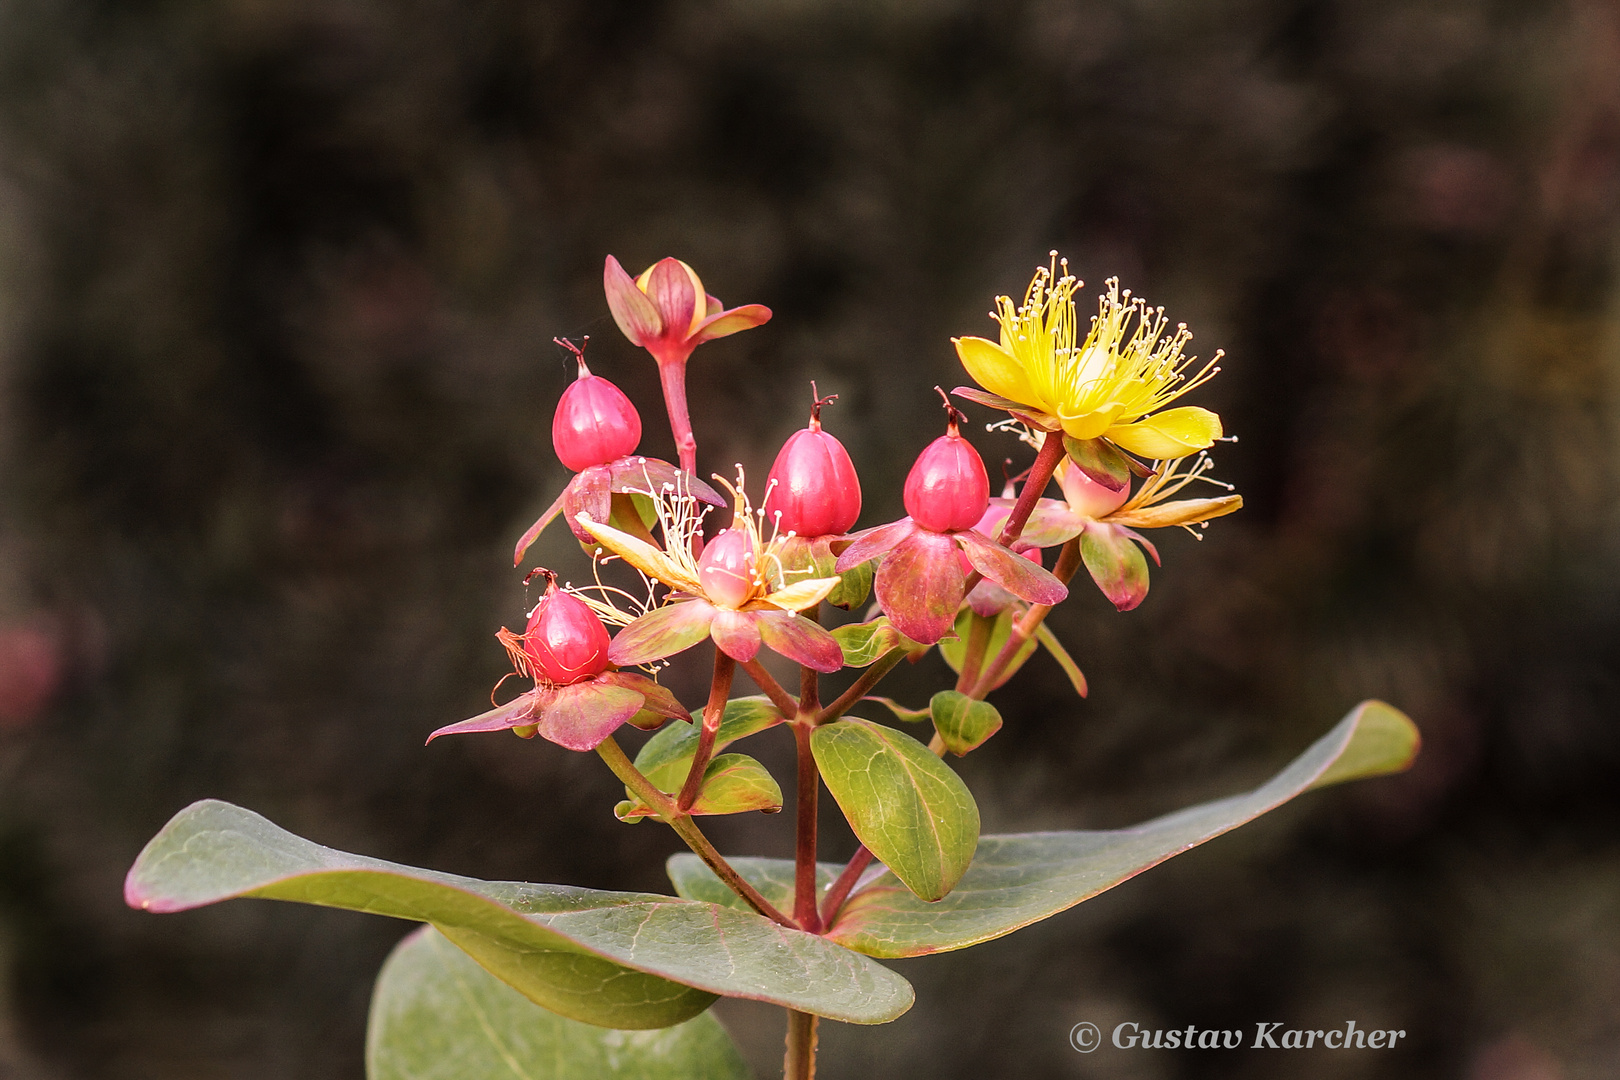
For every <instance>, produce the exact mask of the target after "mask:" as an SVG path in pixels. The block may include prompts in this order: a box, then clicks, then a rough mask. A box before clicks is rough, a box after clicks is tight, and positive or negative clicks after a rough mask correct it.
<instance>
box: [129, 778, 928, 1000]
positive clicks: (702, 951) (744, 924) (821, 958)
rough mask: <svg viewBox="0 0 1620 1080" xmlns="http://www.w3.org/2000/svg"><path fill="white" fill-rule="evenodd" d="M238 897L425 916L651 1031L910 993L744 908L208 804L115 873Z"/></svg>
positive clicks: (148, 902)
mask: <svg viewBox="0 0 1620 1080" xmlns="http://www.w3.org/2000/svg"><path fill="white" fill-rule="evenodd" d="M239 896H252V897H262V898H265V899H271V900H294V901H299V902H302V903H308V904H321V905H324V906H327V907H341V908H350V909H352V910H356V911H367V912H371V913H373V914H377V915H391V916H394V917H396V918H401V919H414V920H418V921H420V922H426V923H432V924H433V925H434V926H436V927H438V928H439V930H440V931H441V932H442V933H443V934H444V936H445V937H447V938H449V939H450V940H451V941H453V942H455V943H456V944H457V945H459V946H461V948H462V949H464V950H466V951H467V952H468V953H470V954H471V955H472V956H473V958H474V959H476V960H477V961H478V962H479V963H480V964H482V965H483V966H484V967H485V968H486V969H488V970H489V971H490V972H491V973H492V974H494V975H495V976H497V977H498V978H500V979H502V980H504V981H505V982H507V983H510V984H511V985H512V986H514V987H516V988H517V989H518V990H519V991H521V992H522V993H523V994H524V996H526V997H528V998H529V999H530V1000H532V1001H534V1002H535V1003H536V1004H539V1005H543V1006H545V1007H546V1008H548V1009H550V1010H552V1011H553V1012H558V1013H562V1014H563V1015H564V1016H569V1017H572V1018H573V1019H576V1020H584V1021H586V1022H587V1023H593V1024H601V1025H603V1026H605V1027H623V1028H650V1027H665V1026H668V1025H670V1024H674V1023H677V1022H679V1021H681V1020H685V1019H687V1018H689V1017H691V1016H694V1015H696V1014H697V1013H698V1012H701V1011H702V1010H703V1009H704V1008H706V1007H707V1006H708V1005H709V1004H710V1003H712V1001H713V1000H714V995H717V994H723V995H726V996H728V997H744V998H754V999H757V1000H760V1001H769V1002H772V1003H775V1004H778V1005H784V1006H786V1007H788V1008H790V1009H798V1010H800V1011H804V1012H813V1013H816V1014H818V1015H821V1016H827V1017H831V1018H833V1019H835V1020H847V1021H850V1022H852V1023H858V1024H880V1023H884V1022H886V1021H889V1020H893V1019H894V1018H895V1017H896V1016H899V1015H900V1014H901V1013H903V1012H905V1011H906V1009H908V1008H910V1006H911V1000H912V992H911V986H910V984H908V983H907V982H906V981H905V980H904V979H902V978H900V976H898V975H896V974H895V973H894V972H892V971H889V970H888V969H887V968H884V967H883V966H881V965H879V964H875V963H873V962H872V961H870V960H867V959H866V958H865V957H862V956H857V955H856V954H854V953H852V952H850V951H848V950H847V949H843V948H840V947H839V946H837V945H834V944H832V943H830V942H828V941H826V940H825V939H824V938H820V937H816V936H814V935H811V934H805V933H801V932H799V931H797V930H788V929H785V928H783V927H781V926H778V925H777V924H776V923H774V922H771V921H770V920H768V919H765V918H762V917H761V916H758V915H755V914H753V913H752V912H742V911H736V910H732V909H729V908H723V907H717V906H716V905H713V904H703V903H694V902H691V901H687V900H678V899H675V898H674V897H668V896H655V895H650V894H646V893H621V892H601V891H599V890H595V889H580V888H574V887H571V886H567V885H529V884H525V883H522V882H506V881H479V880H477V879H475V878H464V877H458V876H456V875H453V874H441V873H438V872H436V871H432V870H420V869H417V868H415V867H411V866H401V865H399V864H397V863H390V862H384V861H382V860H381V859H369V858H366V857H364V856H360V855H350V854H347V853H345V852H341V851H334V850H332V849H331V848H324V847H321V846H320V845H318V844H314V843H311V842H310V841H308V840H305V839H302V838H301V837H297V836H294V835H293V834H292V833H289V832H287V831H286V830H284V829H279V828H277V827H276V826H275V825H272V824H271V823H270V822H268V821H266V820H265V819H264V818H262V817H260V816H259V815H258V814H255V813H253V812H251V811H248V810H243V809H242V808H240V807H236V806H232V805H230V804H229V803H223V802H217V801H213V800H207V801H204V802H199V803H194V804H192V805H191V806H189V807H187V808H186V809H185V810H182V811H181V812H180V813H179V814H177V815H175V817H174V819H173V820H172V821H170V822H169V824H168V825H166V826H164V828H163V831H162V832H160V833H158V835H157V836H155V837H154V838H153V839H152V841H151V842H150V843H149V844H147V845H146V849H145V850H144V851H142V852H141V855H140V858H138V859H137V860H136V861H135V865H134V866H133V867H131V868H130V872H129V877H128V878H127V879H126V881H125V884H124V897H125V899H126V900H127V901H128V902H129V904H130V906H131V907H137V908H142V909H144V910H147V911H159V912H167V911H183V910H185V909H187V908H194V907H199V906H201V905H203V904H211V903H215V902H217V901H220V900H227V899H230V898H232V897H239Z"/></svg>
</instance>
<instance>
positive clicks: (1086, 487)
mask: <svg viewBox="0 0 1620 1080" xmlns="http://www.w3.org/2000/svg"><path fill="white" fill-rule="evenodd" d="M1055 475H1056V477H1057V482H1058V487H1060V488H1062V489H1063V501H1064V502H1066V503H1068V504H1069V509H1070V510H1073V511H1074V512H1075V513H1077V514H1080V515H1081V516H1083V517H1089V518H1100V517H1106V516H1108V515H1109V514H1112V513H1113V512H1114V511H1115V510H1118V509H1119V508H1120V507H1121V506H1124V505H1125V500H1126V499H1129V498H1130V497H1131V485H1130V484H1129V483H1126V485H1125V486H1124V487H1123V488H1121V489H1120V490H1119V491H1110V490H1108V489H1107V488H1105V487H1103V486H1102V485H1101V484H1099V483H1097V481H1095V480H1093V479H1092V478H1091V477H1089V476H1087V475H1086V474H1085V473H1083V472H1081V471H1080V469H1079V467H1078V466H1076V465H1075V463H1074V462H1072V461H1070V460H1069V459H1068V458H1064V459H1063V460H1062V461H1060V462H1058V467H1057V472H1056V474H1055Z"/></svg>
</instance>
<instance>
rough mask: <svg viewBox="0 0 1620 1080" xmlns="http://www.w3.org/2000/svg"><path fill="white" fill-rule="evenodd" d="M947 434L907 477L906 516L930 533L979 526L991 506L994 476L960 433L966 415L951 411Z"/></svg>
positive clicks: (938, 440)
mask: <svg viewBox="0 0 1620 1080" xmlns="http://www.w3.org/2000/svg"><path fill="white" fill-rule="evenodd" d="M946 408H948V409H950V417H951V420H950V426H949V428H948V429H947V430H946V433H945V434H944V435H941V436H940V437H939V438H937V439H935V440H934V441H933V442H931V443H929V444H928V446H927V448H925V449H924V450H923V452H922V453H921V454H919V455H917V463H916V464H915V465H913V466H912V467H911V472H910V473H909V474H908V475H907V476H906V487H905V503H906V513H908V514H910V515H911V520H912V521H915V522H916V523H917V524H918V525H920V526H922V527H923V528H925V529H927V530H928V531H930V532H941V533H942V532H956V531H957V530H960V529H971V528H973V527H974V526H975V525H977V524H978V523H979V519H980V518H982V517H983V516H984V512H985V510H987V509H988V508H989V506H990V477H989V476H988V475H986V474H985V471H984V461H983V460H981V459H980V457H979V452H978V451H977V450H975V449H973V446H972V445H971V444H970V443H969V442H968V441H967V440H966V439H964V438H962V436H961V433H960V432H958V431H957V418H958V417H960V416H961V415H962V414H961V413H959V412H957V411H956V410H955V409H952V408H950V406H949V405H947V406H946Z"/></svg>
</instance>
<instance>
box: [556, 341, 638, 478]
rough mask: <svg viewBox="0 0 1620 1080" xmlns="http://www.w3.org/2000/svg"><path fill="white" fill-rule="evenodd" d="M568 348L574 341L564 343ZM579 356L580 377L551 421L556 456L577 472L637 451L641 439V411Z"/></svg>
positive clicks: (565, 392)
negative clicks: (588, 366)
mask: <svg viewBox="0 0 1620 1080" xmlns="http://www.w3.org/2000/svg"><path fill="white" fill-rule="evenodd" d="M563 344H566V345H568V347H569V348H571V349H572V348H574V347H573V345H572V344H570V343H568V342H564V343H563ZM574 352H575V354H576V355H578V356H579V378H578V379H576V380H575V381H574V382H573V384H572V385H570V386H569V387H568V389H567V390H564V391H563V395H562V400H560V401H558V402H557V415H556V417H555V418H554V419H553V420H552V422H551V445H552V446H554V447H556V450H557V457H558V458H560V459H561V460H562V463H563V464H564V465H566V466H567V467H568V468H569V469H571V470H572V471H574V472H583V471H584V470H585V469H589V468H590V467H591V466H593V465H606V464H608V463H609V462H613V461H617V460H618V459H619V458H622V457H625V456H626V455H628V454H633V453H635V452H636V446H637V445H638V444H639V443H640V442H641V414H639V413H637V412H636V407H635V406H634V405H632V404H631V403H630V399H629V398H627V397H625V396H624V391H623V390H620V389H619V388H618V387H617V386H614V385H613V384H612V383H610V382H608V381H607V380H606V379H604V378H602V377H601V376H600V375H592V374H591V372H590V369H589V368H587V367H586V366H585V355H584V353H583V352H581V351H580V350H578V349H574Z"/></svg>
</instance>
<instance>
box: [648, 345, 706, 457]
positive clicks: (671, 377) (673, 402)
mask: <svg viewBox="0 0 1620 1080" xmlns="http://www.w3.org/2000/svg"><path fill="white" fill-rule="evenodd" d="M687 355H688V356H689V355H691V354H690V353H688V354H687ZM657 360H658V381H659V383H660V384H662V386H663V388H664V407H665V408H666V409H667V410H668V411H669V429H670V431H671V432H672V433H673V434H674V436H675V452H676V453H677V454H679V455H680V462H681V470H682V471H683V472H685V473H688V474H690V475H692V476H696V475H697V436H695V435H693V434H692V418H691V416H690V415H689V414H688V411H687V407H686V357H685V356H682V357H679V358H675V357H670V358H668V359H666V358H664V357H658V358H657Z"/></svg>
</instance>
